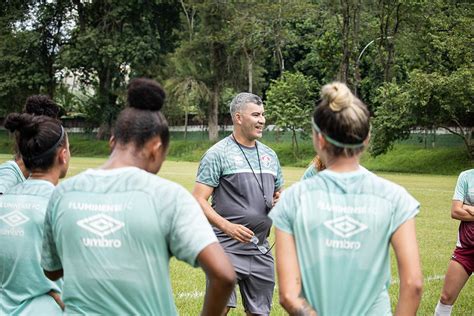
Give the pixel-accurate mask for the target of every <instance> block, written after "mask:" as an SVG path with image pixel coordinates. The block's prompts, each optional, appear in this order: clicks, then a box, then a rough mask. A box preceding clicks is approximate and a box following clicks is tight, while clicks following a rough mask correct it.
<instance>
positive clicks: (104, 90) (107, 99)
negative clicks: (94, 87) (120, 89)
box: [97, 66, 117, 140]
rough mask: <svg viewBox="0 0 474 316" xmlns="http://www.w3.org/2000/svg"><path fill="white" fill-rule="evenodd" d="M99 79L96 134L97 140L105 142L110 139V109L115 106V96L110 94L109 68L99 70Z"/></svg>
mask: <svg viewBox="0 0 474 316" xmlns="http://www.w3.org/2000/svg"><path fill="white" fill-rule="evenodd" d="M98 77H99V89H98V102H99V103H100V109H101V110H102V113H100V116H101V117H100V120H101V123H100V127H99V132H98V133H97V138H98V139H102V140H106V139H108V138H109V137H110V135H111V134H112V133H111V128H112V122H113V119H114V117H113V112H114V111H112V109H111V108H112V107H114V106H115V101H116V100H117V96H114V95H113V94H112V70H111V69H110V67H108V66H106V67H104V68H102V69H101V71H99V73H98Z"/></svg>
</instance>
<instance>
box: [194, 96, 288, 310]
mask: <svg viewBox="0 0 474 316" xmlns="http://www.w3.org/2000/svg"><path fill="white" fill-rule="evenodd" d="M230 114H231V116H232V122H233V127H234V129H233V133H232V135H229V136H228V137H226V138H224V139H223V140H221V141H219V142H218V143H217V144H215V145H214V146H212V147H211V148H210V149H209V150H208V151H207V152H206V154H205V155H204V156H203V158H202V160H201V162H200V165H199V169H198V174H197V179H196V184H195V187H194V191H193V195H194V196H195V198H196V199H197V200H198V202H199V204H200V205H201V207H202V208H203V210H204V213H205V215H206V217H207V219H208V220H209V222H210V223H211V225H212V226H213V227H214V232H215V233H216V235H217V238H218V239H219V242H220V243H221V245H222V247H223V248H224V251H225V252H226V254H227V255H228V256H229V258H230V260H231V261H232V264H233V265H234V268H235V272H236V273H237V280H238V284H239V288H240V293H241V295H242V301H243V305H244V308H245V311H246V313H247V315H269V314H270V310H271V305H272V297H273V289H274V286H275V276H274V268H273V267H274V264H273V257H272V254H271V251H270V250H271V247H270V246H269V243H268V241H267V236H268V234H269V233H270V228H271V225H272V222H271V219H270V218H269V217H268V216H267V214H268V212H269V211H270V209H271V208H272V207H273V204H274V202H276V201H277V200H278V198H279V195H280V190H281V188H282V185H283V177H282V173H281V167H280V163H279V161H278V157H277V155H276V154H275V152H274V151H273V150H272V149H270V148H269V147H268V146H265V145H264V144H262V143H261V142H259V141H257V139H259V138H261V137H262V132H263V128H264V126H265V117H264V108H263V103H262V100H261V99H260V97H258V96H256V95H254V94H251V93H239V94H238V95H237V96H235V98H234V99H233V100H232V102H231V104H230ZM211 195H212V204H209V202H208V199H209V197H210V196H211ZM236 304H237V297H236V293H235V291H234V293H233V294H232V295H231V298H230V300H229V303H228V304H227V306H228V309H227V312H228V311H229V309H230V308H231V307H232V308H233V307H236Z"/></svg>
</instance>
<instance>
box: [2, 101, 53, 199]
mask: <svg viewBox="0 0 474 316" xmlns="http://www.w3.org/2000/svg"><path fill="white" fill-rule="evenodd" d="M23 112H24V113H27V114H31V115H36V116H38V115H45V116H48V117H51V118H55V119H56V118H57V117H58V115H59V113H60V108H59V106H58V105H56V103H54V101H53V100H51V99H50V98H49V97H48V96H46V95H32V96H30V97H28V98H27V99H26V102H25V106H24V108H23ZM29 174H30V172H29V170H28V169H27V168H26V167H25V165H24V163H23V161H22V159H21V155H20V154H19V152H18V150H17V149H15V157H14V159H13V160H9V161H6V162H4V163H3V164H0V195H1V194H3V193H4V192H5V191H6V190H8V189H9V188H11V187H13V186H14V185H16V184H18V183H21V182H23V181H25V179H26V178H27V177H28V176H29Z"/></svg>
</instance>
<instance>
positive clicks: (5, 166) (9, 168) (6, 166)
mask: <svg viewBox="0 0 474 316" xmlns="http://www.w3.org/2000/svg"><path fill="white" fill-rule="evenodd" d="M19 170H20V167H19V166H18V164H17V163H16V162H15V161H13V160H8V161H5V162H4V163H2V164H0V172H8V173H16V172H17V171H19Z"/></svg>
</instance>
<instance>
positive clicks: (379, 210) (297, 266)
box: [269, 82, 422, 316]
mask: <svg viewBox="0 0 474 316" xmlns="http://www.w3.org/2000/svg"><path fill="white" fill-rule="evenodd" d="M369 118H370V116H369V112H368V110H367V108H366V106H365V105H364V104H363V103H362V102H361V101H360V100H359V99H357V98H356V97H355V96H354V95H353V94H352V93H351V91H350V90H349V89H348V88H347V86H346V85H345V84H343V83H339V82H333V83H331V84H327V85H325V86H323V88H322V90H321V101H320V102H319V103H318V105H317V106H316V109H315V111H314V114H313V117H312V118H311V120H312V126H313V144H314V147H315V149H316V151H317V153H318V155H319V156H320V158H321V160H322V162H323V163H324V164H325V165H326V167H327V169H325V170H323V171H321V172H318V173H317V174H316V175H314V176H312V177H311V178H308V179H306V180H304V181H300V182H298V183H296V184H295V185H293V186H292V187H290V188H289V189H287V190H286V191H285V192H283V194H282V197H281V199H280V202H279V203H278V204H276V206H275V208H274V209H273V210H272V211H271V212H270V214H269V216H270V218H272V219H273V222H274V225H275V227H276V261H277V274H278V279H279V285H280V288H279V293H280V302H281V304H282V306H283V307H284V308H285V309H286V310H287V311H288V313H290V315H316V313H317V314H318V315H340V316H344V315H390V314H391V307H390V299H389V294H388V288H389V286H390V259H389V244H392V247H393V249H394V251H395V255H396V257H397V262H398V272H399V278H400V293H399V300H398V304H397V309H396V314H397V315H415V314H416V311H417V309H418V305H419V303H420V299H421V290H422V275H421V269H420V259H419V254H418V246H417V241H416V234H415V220H414V217H415V216H416V214H417V213H418V211H419V203H418V202H417V201H416V200H415V199H414V198H413V197H412V196H411V195H409V194H408V193H407V192H406V190H405V189H404V188H402V187H400V186H398V185H396V184H394V183H391V182H389V181H387V180H384V179H382V178H379V177H378V176H376V175H375V174H373V173H371V172H370V171H368V170H367V169H365V168H363V167H361V166H360V165H359V158H360V155H361V154H362V152H363V150H364V148H365V147H366V146H367V144H368V140H369V129H370V128H369V126H370V125H369Z"/></svg>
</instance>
